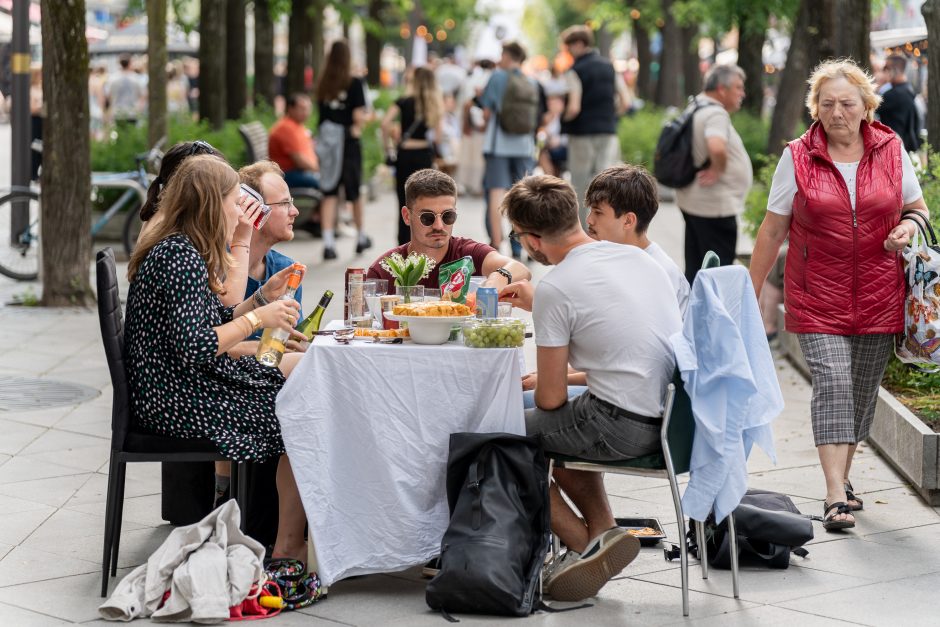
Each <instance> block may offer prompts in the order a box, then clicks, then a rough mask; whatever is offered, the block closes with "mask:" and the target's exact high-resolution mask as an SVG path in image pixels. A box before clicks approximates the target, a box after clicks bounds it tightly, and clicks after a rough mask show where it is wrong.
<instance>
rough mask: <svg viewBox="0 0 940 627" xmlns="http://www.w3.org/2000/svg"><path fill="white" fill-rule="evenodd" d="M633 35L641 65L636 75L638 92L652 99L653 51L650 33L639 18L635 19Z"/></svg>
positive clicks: (645, 97)
mask: <svg viewBox="0 0 940 627" xmlns="http://www.w3.org/2000/svg"><path fill="white" fill-rule="evenodd" d="M633 37H634V38H635V39H636V59H637V62H638V63H639V65H640V69H639V70H638V71H637V75H636V93H637V95H638V96H639V97H640V98H642V99H643V100H652V99H653V73H652V71H651V69H650V66H651V65H652V63H653V53H652V52H650V33H649V31H648V30H646V26H645V25H644V24H643V23H642V22H640V21H638V20H634V21H633Z"/></svg>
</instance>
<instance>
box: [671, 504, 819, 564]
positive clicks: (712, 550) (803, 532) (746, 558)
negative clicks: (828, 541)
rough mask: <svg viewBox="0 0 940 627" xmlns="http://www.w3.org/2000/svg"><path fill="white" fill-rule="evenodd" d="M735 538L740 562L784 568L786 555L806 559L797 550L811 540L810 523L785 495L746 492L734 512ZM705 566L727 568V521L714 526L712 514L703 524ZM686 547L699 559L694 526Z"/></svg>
mask: <svg viewBox="0 0 940 627" xmlns="http://www.w3.org/2000/svg"><path fill="white" fill-rule="evenodd" d="M734 527H735V532H736V533H737V536H738V556H739V557H740V559H741V562H742V563H748V564H760V565H764V566H767V567H769V568H788V567H789V566H790V553H794V554H796V555H799V556H800V557H806V555H808V551H806V549H803V548H800V547H802V546H803V545H804V544H806V543H807V542H809V541H810V540H812V539H813V521H812V520H810V519H809V518H806V517H805V516H803V515H802V514H801V513H800V510H799V509H797V507H796V505H794V504H793V501H792V500H790V497H789V496H787V495H786V494H780V493H778V492H770V491H767V490H748V491H747V493H746V494H745V495H744V497H743V498H742V499H741V504H740V505H738V506H737V507H736V508H735V510H734ZM705 542H707V543H708V563H709V564H710V565H712V566H714V567H715V568H724V569H730V568H731V540H730V538H729V537H728V521H727V520H723V521H721V524H720V525H715V518H714V514H710V515H709V517H708V519H707V520H706V521H705ZM689 548H690V550H691V551H692V552H693V553H694V554H695V556H696V557H699V552H698V539H697V538H696V537H695V527H694V526H693V527H692V530H691V531H690V532H689Z"/></svg>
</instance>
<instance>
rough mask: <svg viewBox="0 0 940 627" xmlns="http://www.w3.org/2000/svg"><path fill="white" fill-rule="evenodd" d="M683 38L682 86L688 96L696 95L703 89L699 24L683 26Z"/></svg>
mask: <svg viewBox="0 0 940 627" xmlns="http://www.w3.org/2000/svg"><path fill="white" fill-rule="evenodd" d="M680 33H681V39H682V48H681V50H682V77H683V81H682V87H683V90H684V92H685V95H686V97H688V96H694V95H695V94H697V93H698V92H699V91H701V89H702V71H701V70H700V69H699V58H698V24H690V25H688V26H683V27H682V29H681V31H680Z"/></svg>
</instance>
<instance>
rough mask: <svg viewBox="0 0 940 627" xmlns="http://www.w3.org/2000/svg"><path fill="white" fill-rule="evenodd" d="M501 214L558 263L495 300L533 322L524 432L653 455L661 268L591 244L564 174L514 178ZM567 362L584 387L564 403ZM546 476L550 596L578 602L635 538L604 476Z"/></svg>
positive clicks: (671, 364) (584, 454)
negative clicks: (529, 404)
mask: <svg viewBox="0 0 940 627" xmlns="http://www.w3.org/2000/svg"><path fill="white" fill-rule="evenodd" d="M502 209H503V212H504V213H505V215H506V217H508V218H509V222H510V224H511V225H512V228H513V232H512V233H511V234H510V236H511V237H513V238H515V239H516V240H518V241H519V242H520V243H521V244H522V246H523V247H524V248H525V249H526V252H528V254H529V257H531V258H532V259H535V260H536V261H539V262H540V263H544V264H553V265H555V266H556V267H555V268H554V269H553V270H552V271H551V272H549V273H548V274H547V275H546V276H545V277H544V278H543V279H542V280H541V281H540V282H539V284H538V288H537V289H536V288H533V287H532V285H531V283H529V282H528V281H521V282H514V283H511V284H509V285H508V286H506V287H505V288H503V290H502V291H501V293H500V300H508V301H510V302H511V303H512V304H513V305H515V306H517V307H521V308H523V309H526V310H529V311H532V317H533V321H534V323H535V337H536V340H535V341H536V345H537V346H538V352H537V366H538V372H539V376H538V380H537V382H536V386H535V403H536V407H535V408H534V409H530V410H527V411H526V432H527V433H529V434H530V435H538V436H540V437H541V438H542V442H543V444H544V446H545V450H546V451H548V452H552V453H559V454H564V455H572V456H577V457H581V458H585V459H590V460H594V461H601V462H603V461H614V460H624V459H632V458H635V457H642V456H645V455H649V454H652V453H655V452H658V451H659V450H660V441H659V430H660V428H661V426H662V418H661V417H662V412H663V400H664V397H665V394H666V386H667V385H668V383H669V380H670V379H671V377H672V373H673V370H674V368H675V361H674V359H673V354H672V348H671V347H670V344H669V337H670V335H672V334H673V333H677V332H678V331H680V330H681V328H682V318H681V315H680V314H679V306H678V304H677V303H676V297H675V293H674V292H673V290H672V285H671V283H670V281H669V278H668V277H667V275H666V273H665V271H664V270H663V269H662V268H661V267H660V266H659V264H658V263H656V261H654V260H653V258H652V257H651V256H650V255H648V254H646V253H645V252H644V251H642V250H640V249H639V248H638V247H635V246H623V245H620V244H614V243H612V242H598V241H595V240H593V239H591V238H590V237H589V236H588V234H587V233H585V232H584V229H583V228H582V227H581V222H580V220H579V217H578V199H577V196H576V195H575V192H574V189H572V187H571V185H569V184H568V183H566V182H565V181H563V180H561V179H558V178H555V177H552V176H544V175H543V176H529V177H526V178H524V179H522V180H521V181H519V182H518V183H516V184H515V185H514V186H513V187H512V189H511V190H510V191H509V193H508V194H507V195H506V198H505V200H504V201H503V205H502ZM569 362H570V363H571V365H572V367H574V368H576V369H577V370H579V371H581V372H583V373H584V374H585V377H586V381H587V386H588V391H587V392H585V393H584V394H582V395H581V396H579V397H577V398H575V399H572V400H571V401H569V400H568V393H567V381H566V379H567V374H568V363H569ZM553 476H554V479H555V484H554V486H553V488H552V491H551V498H552V529H553V531H554V532H555V533H556V534H557V535H558V536H559V537H560V538H561V540H562V541H563V542H564V543H565V545H566V546H567V547H568V552H567V553H565V554H564V555H563V556H562V557H561V558H560V559H559V560H556V561H555V562H553V563H552V564H551V565H549V567H548V568H547V569H546V572H545V574H544V577H545V581H544V583H545V586H546V588H547V590H548V593H549V594H550V595H551V596H552V597H553V598H555V599H556V600H560V601H577V600H581V599H584V598H587V597H589V596H594V595H595V594H597V592H598V590H600V588H601V587H602V586H603V585H604V584H605V583H606V582H607V581H608V580H609V579H610V578H611V577H613V576H614V575H616V574H617V573H619V572H620V571H621V570H623V568H624V567H625V566H626V565H627V564H629V563H630V562H631V561H632V560H633V559H634V558H635V557H636V555H637V553H638V552H639V542H638V541H637V540H636V538H634V537H633V536H631V535H629V534H627V533H625V532H624V531H623V530H622V529H620V528H619V527H617V526H616V523H615V521H614V518H613V514H612V513H611V510H610V504H609V502H608V500H607V493H606V491H605V490H604V479H603V476H602V475H600V474H598V473H591V472H580V471H573V470H567V469H561V470H556V471H555V473H554V475H553ZM562 491H563V492H564V493H565V495H567V496H568V498H569V499H570V500H571V502H572V503H574V505H575V507H577V509H578V511H579V513H580V517H579V515H578V514H576V513H575V512H574V511H573V510H572V509H571V508H570V507H569V506H568V505H567V504H566V502H565V499H564V497H563V496H562V494H561V492H562ZM582 517H583V520H582Z"/></svg>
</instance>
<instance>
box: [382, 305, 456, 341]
mask: <svg viewBox="0 0 940 627" xmlns="http://www.w3.org/2000/svg"><path fill="white" fill-rule="evenodd" d="M385 317H386V318H388V319H389V320H395V321H397V322H405V323H407V324H408V332H409V334H410V336H411V341H412V342H414V343H415V344H443V343H444V342H446V341H447V340H448V338H450V334H451V330H452V329H453V327H454V326H459V325H460V323H461V322H462V321H464V320H467V319H468V318H472V317H473V312H471V311H470V308H469V307H467V306H466V305H464V304H462V303H453V302H450V301H444V300H441V301H425V302H421V303H403V304H401V305H395V307H394V309H392V313H390V314H389V313H387V314H385Z"/></svg>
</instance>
